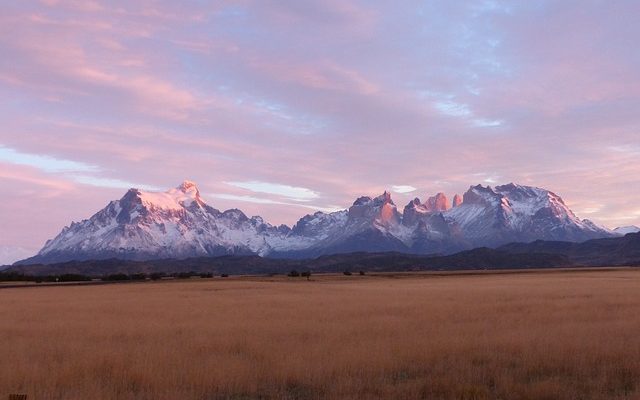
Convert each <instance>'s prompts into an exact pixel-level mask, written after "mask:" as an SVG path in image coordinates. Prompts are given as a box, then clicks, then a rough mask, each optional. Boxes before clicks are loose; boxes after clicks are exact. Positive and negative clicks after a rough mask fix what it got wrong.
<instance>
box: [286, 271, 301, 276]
mask: <svg viewBox="0 0 640 400" xmlns="http://www.w3.org/2000/svg"><path fill="white" fill-rule="evenodd" d="M287 276H290V277H293V278H297V277H298V276H300V272H298V271H296V270H295V269H294V270H291V272H289V273H288V274H287Z"/></svg>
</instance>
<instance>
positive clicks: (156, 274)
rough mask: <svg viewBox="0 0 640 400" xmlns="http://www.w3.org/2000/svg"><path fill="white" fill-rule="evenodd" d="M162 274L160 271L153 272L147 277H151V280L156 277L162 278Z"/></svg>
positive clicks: (154, 279)
mask: <svg viewBox="0 0 640 400" xmlns="http://www.w3.org/2000/svg"><path fill="white" fill-rule="evenodd" d="M163 276H164V274H163V273H161V272H154V273H152V274H151V275H149V278H151V280H153V281H157V280H158V279H162V277H163Z"/></svg>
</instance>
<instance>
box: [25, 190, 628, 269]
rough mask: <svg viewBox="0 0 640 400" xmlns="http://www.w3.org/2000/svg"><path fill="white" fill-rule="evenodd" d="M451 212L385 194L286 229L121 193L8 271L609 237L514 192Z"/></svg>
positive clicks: (186, 203)
mask: <svg viewBox="0 0 640 400" xmlns="http://www.w3.org/2000/svg"><path fill="white" fill-rule="evenodd" d="M454 199H455V200H454V201H453V205H452V204H451V203H450V202H449V200H448V199H447V197H446V195H445V194H444V193H438V194H436V195H435V196H432V197H429V198H427V200H426V201H425V202H424V203H422V202H421V201H420V199H419V198H415V199H414V200H412V201H411V202H409V204H407V205H406V206H405V207H404V209H403V212H402V213H401V212H400V211H398V208H397V206H396V204H395V203H394V202H393V200H392V198H391V194H390V193H389V192H386V191H385V192H384V193H383V194H381V195H379V196H377V197H369V196H362V197H359V198H358V199H356V200H355V201H354V202H353V204H352V205H351V206H350V207H349V208H348V209H346V210H341V211H336V212H332V213H324V212H316V213H314V214H308V215H306V216H304V217H302V218H300V219H299V220H298V222H297V223H296V224H295V225H294V226H293V227H292V228H289V227H288V226H286V225H280V226H275V225H271V224H269V223H267V222H265V221H264V220H263V219H262V218H261V217H259V216H253V217H247V216H246V215H245V214H244V213H243V212H242V211H240V210H239V209H230V210H226V211H220V210H218V209H215V208H213V207H211V206H210V205H208V204H207V203H206V202H205V201H204V200H203V199H202V197H201V195H200V191H199V190H198V187H197V185H196V184H195V183H193V182H191V181H185V182H183V183H182V184H180V185H179V186H177V187H176V188H173V189H169V190H168V191H166V192H146V191H141V190H138V189H129V190H128V191H127V192H126V193H125V195H124V196H123V197H122V198H121V199H119V200H113V201H111V202H109V204H107V206H106V207H105V208H103V209H102V210H100V211H98V212H97V213H96V214H94V215H93V216H92V217H90V218H89V219H86V220H83V221H80V222H73V223H72V224H71V225H69V226H67V227H65V228H63V229H62V231H61V232H60V234H58V235H57V236H56V237H55V238H53V239H51V240H49V241H47V243H46V244H45V246H44V247H43V248H42V250H40V252H39V253H38V254H37V255H35V256H34V257H30V258H28V259H25V260H21V261H19V262H17V263H16V264H29V263H45V264H46V263H56V262H65V261H71V260H80V261H81V260H90V259H108V258H113V257H115V258H120V259H129V260H148V259H159V258H174V259H181V258H189V257H207V256H208V257H211V256H221V255H258V256H262V257H276V258H310V257H318V256H321V255H326V254H333V253H350V252H357V251H365V252H386V251H397V252H403V253H415V254H452V253H455V252H458V251H461V250H469V249H472V248H476V247H482V246H486V247H497V246H500V245H503V244H506V243H508V242H512V241H520V242H530V241H533V240H537V239H544V240H568V241H573V242H578V241H584V240H588V239H595V238H602V237H613V236H615V235H616V234H615V233H614V232H612V231H609V230H607V229H605V228H602V227H599V226H597V225H595V224H594V223H592V222H591V221H588V220H582V219H580V218H578V217H577V216H576V215H575V214H574V213H573V212H572V211H571V210H570V209H569V208H568V207H567V206H566V204H565V203H564V201H563V200H562V198H560V196H558V195H556V194H555V193H553V192H550V191H548V190H545V189H541V188H536V187H530V186H522V185H517V184H514V183H510V184H507V185H501V186H496V187H495V188H491V187H490V186H487V187H484V186H482V185H476V186H471V187H470V188H469V190H467V192H465V193H464V195H463V196H462V198H460V196H459V195H456V196H455V197H454Z"/></svg>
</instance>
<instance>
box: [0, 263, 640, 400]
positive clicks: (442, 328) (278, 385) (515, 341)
mask: <svg viewBox="0 0 640 400" xmlns="http://www.w3.org/2000/svg"><path fill="white" fill-rule="evenodd" d="M0 318H2V320H1V325H0V398H4V397H5V396H7V395H8V394H9V393H28V394H29V399H96V400H98V399H258V398H274V399H276V398H277V399H316V398H323V399H325V398H326V399H375V398H388V399H420V398H424V399H461V400H464V399H467V400H472V399H474V400H475V399H638V398H640V395H639V394H640V271H635V270H614V271H602V272H567V273H551V272H541V273H535V274H507V275H480V276H473V275H471V276H469V275H458V276H444V277H442V276H413V277H403V278H395V279H394V278H393V277H384V278H382V277H372V276H365V277H360V276H353V277H344V278H342V277H314V281H311V282H307V281H306V280H304V279H300V278H298V279H289V281H286V280H282V279H281V280H277V279H276V280H268V279H237V280H231V279H229V280H222V279H217V280H216V279H214V280H207V281H180V282H162V283H141V284H122V285H106V286H87V287H81V286H76V287H48V288H37V289H36V288H27V289H23V288H18V289H2V290H0Z"/></svg>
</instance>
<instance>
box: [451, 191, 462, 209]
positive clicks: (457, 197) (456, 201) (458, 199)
mask: <svg viewBox="0 0 640 400" xmlns="http://www.w3.org/2000/svg"><path fill="white" fill-rule="evenodd" d="M460 204H462V196H460V195H459V194H456V195H455V196H453V207H458V206H459V205H460Z"/></svg>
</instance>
